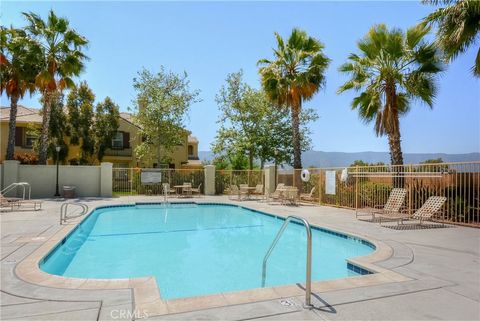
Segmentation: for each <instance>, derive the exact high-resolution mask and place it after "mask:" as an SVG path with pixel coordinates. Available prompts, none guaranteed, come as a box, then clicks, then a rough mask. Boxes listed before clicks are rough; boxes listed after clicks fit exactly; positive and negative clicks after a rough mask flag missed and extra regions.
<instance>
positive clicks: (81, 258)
mask: <svg viewBox="0 0 480 321" xmlns="http://www.w3.org/2000/svg"><path fill="white" fill-rule="evenodd" d="M283 222H284V220H283V219H281V218H276V217H274V216H270V215H266V214H263V213H259V212H256V211H252V210H248V209H245V208H242V207H239V206H225V205H214V204H211V205H210V204H202V205H200V204H199V205H197V204H177V205H175V204H171V205H170V207H165V206H164V205H136V206H122V207H108V208H100V209H97V210H95V211H94V212H93V213H92V214H90V216H89V217H88V218H86V219H85V220H84V221H83V223H82V224H80V225H79V226H78V228H77V229H76V230H75V231H74V232H73V233H72V234H70V235H69V236H68V237H67V238H66V239H65V240H64V242H62V244H61V245H59V246H58V247H57V248H56V249H55V250H54V251H52V252H51V253H50V254H49V255H48V256H46V257H45V258H44V260H43V261H42V263H41V266H40V268H41V269H42V270H43V271H45V272H48V273H51V274H56V275H62V276H66V277H77V278H107V279H108V278H132V277H145V276H155V277H156V280H157V283H158V286H159V289H160V293H161V296H162V298H163V299H173V298H179V297H188V296H195V295H205V294H213V293H220V292H229V291H237V290H245V289H252V288H258V287H261V275H262V261H263V257H264V255H265V253H266V251H267V249H268V247H269V246H270V244H271V242H272V240H273V239H274V237H275V235H276V233H277V232H278V230H279V228H280V227H281V225H282V223H283ZM312 232H313V233H312V242H313V243H312V244H313V245H312V253H313V254H312V279H313V280H315V281H316V280H326V279H336V278H342V277H346V276H351V275H356V274H358V273H362V272H365V271H361V270H360V269H358V268H356V267H353V266H351V265H347V262H346V259H347V258H351V257H355V256H362V255H366V254H368V253H371V252H373V251H374V247H373V246H372V245H371V244H369V243H367V242H365V241H362V240H358V239H355V238H352V237H346V236H345V235H341V234H338V233H332V232H329V231H325V230H321V229H314V230H313V231H312ZM305 248H306V232H305V228H304V226H302V225H298V224H290V225H289V227H288V228H287V230H286V231H285V233H284V234H283V236H282V238H281V239H280V241H279V243H278V244H277V247H276V248H275V250H274V252H273V253H272V255H271V256H270V259H269V263H268V269H267V280H266V286H275V285H285V284H293V283H298V282H300V283H304V282H305V260H306V249H305Z"/></svg>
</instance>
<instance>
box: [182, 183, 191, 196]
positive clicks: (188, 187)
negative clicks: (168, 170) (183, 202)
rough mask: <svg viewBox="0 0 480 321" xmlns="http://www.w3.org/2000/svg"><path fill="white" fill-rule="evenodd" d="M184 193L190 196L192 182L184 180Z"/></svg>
mask: <svg viewBox="0 0 480 321" xmlns="http://www.w3.org/2000/svg"><path fill="white" fill-rule="evenodd" d="M182 195H183V196H184V197H189V196H191V195H192V183H190V182H184V183H183V187H182Z"/></svg>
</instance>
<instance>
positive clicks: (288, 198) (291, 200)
mask: <svg viewBox="0 0 480 321" xmlns="http://www.w3.org/2000/svg"><path fill="white" fill-rule="evenodd" d="M297 198H298V188H296V187H294V186H290V187H288V188H286V189H285V190H284V191H283V198H282V204H284V205H297Z"/></svg>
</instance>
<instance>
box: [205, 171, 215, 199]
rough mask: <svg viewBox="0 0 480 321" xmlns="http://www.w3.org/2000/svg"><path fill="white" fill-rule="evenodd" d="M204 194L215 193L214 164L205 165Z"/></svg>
mask: <svg viewBox="0 0 480 321" xmlns="http://www.w3.org/2000/svg"><path fill="white" fill-rule="evenodd" d="M205 195H215V165H206V166H205Z"/></svg>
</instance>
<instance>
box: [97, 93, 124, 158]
mask: <svg viewBox="0 0 480 321" xmlns="http://www.w3.org/2000/svg"><path fill="white" fill-rule="evenodd" d="M119 119H120V112H119V108H118V105H116V104H115V103H114V102H113V101H112V100H111V99H110V97H106V98H105V99H104V101H103V102H101V103H98V104H97V107H96V110H95V122H94V136H95V153H96V156H97V159H98V161H99V162H101V161H102V159H103V156H105V151H106V150H107V149H108V148H110V147H111V146H112V139H113V138H114V137H115V134H116V133H117V130H118V126H119Z"/></svg>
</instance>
